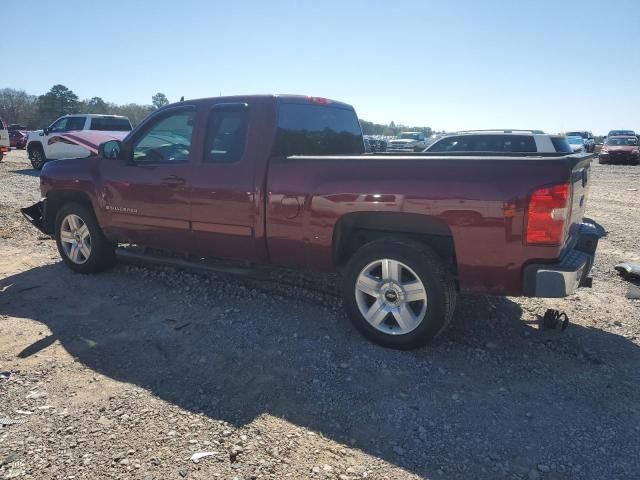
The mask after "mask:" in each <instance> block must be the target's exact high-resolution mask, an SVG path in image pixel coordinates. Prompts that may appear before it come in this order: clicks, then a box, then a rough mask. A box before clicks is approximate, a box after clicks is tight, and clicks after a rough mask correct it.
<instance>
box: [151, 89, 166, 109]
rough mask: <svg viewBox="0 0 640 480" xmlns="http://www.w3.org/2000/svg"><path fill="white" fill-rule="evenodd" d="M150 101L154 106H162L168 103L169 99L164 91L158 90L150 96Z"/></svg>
mask: <svg viewBox="0 0 640 480" xmlns="http://www.w3.org/2000/svg"><path fill="white" fill-rule="evenodd" d="M151 103H153V106H154V107H156V108H160V107H164V106H165V105H169V99H168V98H167V96H166V95H165V94H164V93H161V92H158V93H156V94H155V95H154V96H153V97H151Z"/></svg>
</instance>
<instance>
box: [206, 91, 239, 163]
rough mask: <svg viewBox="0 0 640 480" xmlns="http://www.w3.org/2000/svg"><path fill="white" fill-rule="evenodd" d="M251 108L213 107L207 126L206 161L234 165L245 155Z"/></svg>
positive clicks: (235, 105) (236, 106) (235, 106)
mask: <svg viewBox="0 0 640 480" xmlns="http://www.w3.org/2000/svg"><path fill="white" fill-rule="evenodd" d="M248 114H249V108H248V106H247V105H246V104H244V103H242V104H227V105H217V106H215V107H213V109H212V110H211V112H210V113H209V122H208V125H207V149H206V151H205V161H207V162H211V163H234V162H237V161H239V160H240V159H241V158H242V155H243V154H244V150H245V145H246V143H247V130H248Z"/></svg>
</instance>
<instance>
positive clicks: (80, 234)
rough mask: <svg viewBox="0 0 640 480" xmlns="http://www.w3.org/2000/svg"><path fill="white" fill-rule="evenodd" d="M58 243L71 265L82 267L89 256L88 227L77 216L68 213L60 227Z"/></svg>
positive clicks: (89, 238) (89, 240)
mask: <svg viewBox="0 0 640 480" xmlns="http://www.w3.org/2000/svg"><path fill="white" fill-rule="evenodd" d="M60 243H61V244H62V248H63V250H64V253H65V254H66V255H67V257H69V260H71V261H72V262H73V263H76V264H78V265H82V264H83V263H85V262H86V261H87V260H89V257H90V256H91V234H90V233H89V227H88V226H87V224H86V223H85V222H84V221H83V220H82V218H80V217H79V216H78V215H74V214H73V213H70V214H69V215H67V216H66V217H64V219H63V220H62V224H61V225H60Z"/></svg>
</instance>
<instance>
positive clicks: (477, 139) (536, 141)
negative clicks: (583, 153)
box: [425, 130, 573, 153]
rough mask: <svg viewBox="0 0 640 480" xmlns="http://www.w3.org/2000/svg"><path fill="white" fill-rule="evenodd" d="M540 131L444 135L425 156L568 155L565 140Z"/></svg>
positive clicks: (472, 132)
mask: <svg viewBox="0 0 640 480" xmlns="http://www.w3.org/2000/svg"><path fill="white" fill-rule="evenodd" d="M538 132H540V130H476V131H473V130H469V131H464V132H458V133H453V134H448V135H446V136H444V137H442V138H441V139H440V140H437V141H436V142H435V143H433V144H432V145H431V146H429V147H427V148H426V150H425V152H431V153H436V152H442V153H446V152H515V153H572V152H573V149H572V148H571V146H570V145H569V143H568V142H567V139H566V137H564V136H561V135H549V134H546V133H538Z"/></svg>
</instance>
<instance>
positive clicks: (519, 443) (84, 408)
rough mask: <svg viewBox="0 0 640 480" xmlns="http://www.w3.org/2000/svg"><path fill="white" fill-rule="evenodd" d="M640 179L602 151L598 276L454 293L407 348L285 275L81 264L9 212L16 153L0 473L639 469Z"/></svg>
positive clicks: (595, 185) (24, 199)
mask: <svg viewBox="0 0 640 480" xmlns="http://www.w3.org/2000/svg"><path fill="white" fill-rule="evenodd" d="M639 188H640V168H634V167H624V166H600V165H597V164H595V165H594V166H593V176H592V189H591V193H590V200H589V205H588V214H589V216H590V217H592V218H594V219H597V220H598V221H599V222H600V223H601V224H602V225H603V226H604V227H605V228H606V229H607V230H608V231H609V234H608V236H607V237H606V238H605V239H603V240H602V241H601V244H600V248H599V251H598V253H599V256H598V260H597V264H596V267H595V270H594V288H593V289H591V290H589V289H584V290H582V291H580V292H579V293H578V294H577V295H575V296H573V297H571V298H569V299H566V300H553V301H552V300H537V299H515V298H508V299H498V298H481V297H478V298H461V299H460V302H459V307H458V309H457V312H456V316H455V319H454V321H453V323H452V325H451V327H450V328H449V330H447V332H446V333H445V334H444V335H443V336H441V337H440V338H439V339H438V340H437V341H436V342H434V343H433V344H432V345H430V346H429V347H428V348H424V349H421V350H418V351H413V352H398V351H392V350H386V349H383V348H380V347H378V346H375V345H372V344H370V343H368V342H367V341H365V340H364V339H363V338H362V337H361V336H360V335H358V334H357V333H356V332H355V331H354V329H353V328H352V327H351V326H350V324H349V322H348V321H347V319H346V318H345V316H344V315H343V313H342V311H341V309H340V304H339V302H338V301H336V300H335V299H334V298H333V297H331V295H330V294H329V293H316V292H315V291H314V290H312V289H308V288H304V287H297V286H291V282H289V283H287V285H285V286H280V287H278V286H276V285H275V284H274V282H257V281H250V280H247V279H242V278H237V277H229V276H225V275H221V274H211V275H198V274H194V273H189V272H179V271H175V270H172V269H168V268H158V267H153V268H152V267H135V266H127V265H119V266H117V267H115V268H114V269H112V270H110V271H109V272H106V273H104V274H100V275H96V276H80V275H75V274H73V273H71V272H70V271H69V270H68V269H67V268H65V267H64V266H63V265H62V263H61V262H60V260H59V257H58V254H57V251H56V248H55V244H54V243H53V241H51V240H49V239H47V238H46V237H43V236H41V235H40V234H39V233H38V232H37V231H36V230H35V229H33V228H32V227H31V226H30V225H29V224H28V223H27V222H26V221H25V220H24V219H22V217H21V216H20V214H19V213H18V211H17V209H18V207H20V206H24V205H28V204H30V202H33V201H36V200H37V199H38V198H39V192H38V177H37V173H36V172H34V171H33V170H31V169H30V168H29V165H28V163H27V160H26V157H25V154H24V152H11V153H10V154H9V155H8V156H6V157H5V159H4V161H3V162H2V163H0V252H1V255H0V371H6V372H8V374H4V375H0V425H2V424H3V423H4V424H5V425H4V426H0V478H20V479H22V478H24V479H27V478H30V479H33V478H38V479H54V478H55V479H63V478H65V479H66V478H68V479H70V478H76V479H94V478H95V479H103V478H109V479H144V480H151V479H155V480H160V479H162V480H164V479H178V480H179V479H181V478H187V479H211V478H224V479H234V478H237V479H251V478H273V479H281V478H295V479H297V478H305V479H306V478H317V479H341V480H344V479H358V478H372V479H378V478H380V479H382V478H387V479H405V478H436V479H438V478H446V479H494V478H510V479H602V478H615V479H624V478H628V479H632V478H640V456H638V451H640V440H639V438H640V389H639V388H638V385H639V384H640V373H639V372H640V349H639V345H638V343H639V341H640V329H639V326H638V322H639V320H640V301H638V300H630V299H627V298H626V293H627V289H628V288H629V283H628V282H625V281H624V280H622V279H620V278H619V277H618V276H617V274H616V273H615V272H614V270H613V269H612V266H613V265H614V264H616V263H617V262H619V261H623V260H625V261H640V245H639V243H640V242H639V240H638V239H639V238H640V222H638V218H639V212H640V196H639V194H638V189H639ZM274 275H276V276H277V275H279V274H277V273H276V274H274ZM283 275H284V274H283ZM286 275H287V278H288V279H291V278H292V277H293V278H296V279H297V281H298V282H299V284H300V285H304V284H306V282H310V283H311V284H314V283H315V284H322V285H324V286H325V287H326V288H325V290H326V291H329V292H330V291H331V288H332V282H333V278H332V277H317V276H313V275H301V274H293V273H287V274H286ZM549 307H554V308H558V309H561V310H564V311H566V312H567V313H568V315H569V317H570V318H571V325H570V326H569V328H568V329H567V330H566V331H565V332H560V331H548V330H541V329H540V328H539V319H538V315H541V314H543V313H544V311H545V309H546V308H549ZM7 376H8V377H9V378H5V377H7ZM10 420H11V421H13V420H16V421H19V422H22V423H16V424H13V425H7V423H9V421H10ZM197 452H214V453H212V454H211V455H210V456H207V457H204V458H202V459H200V460H199V461H198V462H195V461H193V460H191V456H192V455H193V454H194V453H197Z"/></svg>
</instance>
